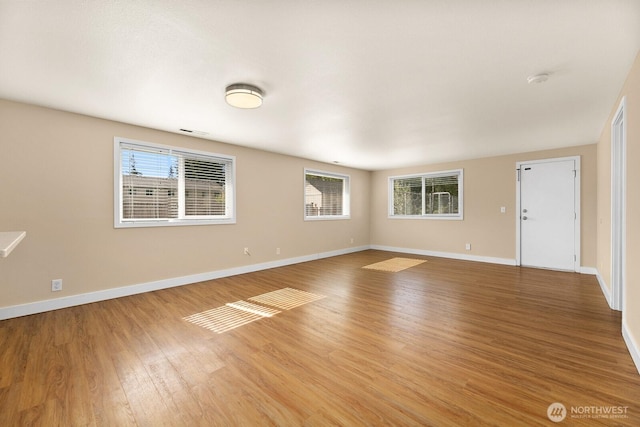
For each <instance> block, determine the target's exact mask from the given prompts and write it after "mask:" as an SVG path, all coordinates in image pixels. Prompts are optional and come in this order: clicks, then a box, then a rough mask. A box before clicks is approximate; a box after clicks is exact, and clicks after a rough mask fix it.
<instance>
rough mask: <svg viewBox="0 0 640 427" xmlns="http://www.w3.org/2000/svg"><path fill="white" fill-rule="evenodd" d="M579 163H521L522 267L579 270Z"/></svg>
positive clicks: (568, 160)
mask: <svg viewBox="0 0 640 427" xmlns="http://www.w3.org/2000/svg"><path fill="white" fill-rule="evenodd" d="M578 161H579V159H575V158H570V159H553V160H547V161H537V162H530V163H526V162H523V163H520V164H519V169H520V180H519V189H520V191H519V221H518V222H519V224H518V225H519V237H520V239H519V240H520V247H519V249H520V251H519V252H520V253H519V261H520V265H523V266H530V267H540V268H549V269H554V270H568V271H578V267H579V256H578V254H579V252H578V251H579V249H578V248H577V247H576V246H577V245H578V246H579V239H578V238H576V237H577V236H576V233H578V234H579V228H578V227H577V224H579V223H578V218H579V215H578V210H579V208H578V206H579V202H578V199H577V194H576V181H578V182H579V178H578V170H579V168H578V165H577V164H576V163H577V162H578ZM578 194H579V192H578Z"/></svg>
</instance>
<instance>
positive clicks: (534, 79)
mask: <svg viewBox="0 0 640 427" xmlns="http://www.w3.org/2000/svg"><path fill="white" fill-rule="evenodd" d="M547 80H549V74H547V73H541V74H534V75H532V76H529V77H527V83H529V84H532V83H544V82H546V81H547Z"/></svg>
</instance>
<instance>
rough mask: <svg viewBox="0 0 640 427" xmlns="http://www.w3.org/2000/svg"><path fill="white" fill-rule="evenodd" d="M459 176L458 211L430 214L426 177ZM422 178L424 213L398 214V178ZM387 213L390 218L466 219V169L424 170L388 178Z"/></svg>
mask: <svg viewBox="0 0 640 427" xmlns="http://www.w3.org/2000/svg"><path fill="white" fill-rule="evenodd" d="M454 175H457V176H458V213H453V214H428V213H424V210H425V191H424V187H425V186H424V183H425V179H428V178H438V177H444V176H454ZM408 178H421V179H422V214H419V215H397V214H395V213H394V185H393V184H394V182H395V181H396V180H398V179H408ZM387 205H388V206H387V214H388V218H390V219H438V220H449V221H451V220H453V221H461V220H463V219H464V169H451V170H445V171H434V172H424V173H417V174H410V175H396V176H390V177H389V178H388V203H387Z"/></svg>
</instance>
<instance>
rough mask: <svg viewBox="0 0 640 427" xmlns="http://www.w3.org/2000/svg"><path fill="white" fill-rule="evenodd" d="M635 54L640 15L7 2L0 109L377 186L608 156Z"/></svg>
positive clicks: (632, 3)
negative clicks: (498, 158) (310, 165)
mask: <svg viewBox="0 0 640 427" xmlns="http://www.w3.org/2000/svg"><path fill="white" fill-rule="evenodd" d="M639 49H640V0H628V1H620V0H562V1H559V0H537V1H532V0H483V1H480V0H476V1H474V0H431V1H427V0H422V1H420V0H413V1H412V0H394V1H391V0H387V1H383V0H343V1H339V0H335V1H333V0H324V1H323V0H272V1H264V0H253V1H250V0H221V1H216V0H200V1H197V0H182V1H169V0H146V1H128V0H120V1H117V0H111V1H106V0H56V1H50V0H42V1H27V0H0V98H5V99H10V100H17V101H23V102H27V103H32V104H37V105H43V106H47V107H52V108H57V109H61V110H66V111H72V112H77V113H82V114H87V115H91V116H96V117H102V118H107V119H112V120H117V121H121V122H126V123H131V124H136V125H141V126H146V127H150V128H155V129H161V130H165V131H169V132H176V133H180V131H179V129H181V128H185V129H191V130H196V131H202V132H206V133H207V135H206V136H204V137H205V138H208V139H212V140H216V141H222V142H228V143H232V144H237V145H243V146H248V147H254V148H258V149H263V150H268V151H274V152H278V153H286V154H291V155H294V156H300V157H305V158H309V159H315V160H319V161H323V162H329V163H331V162H339V163H340V164H343V165H346V166H352V167H357V168H362V169H367V170H378V169H387V168H391V167H401V166H409V165H418V164H429V163H436V162H444V161H451V160H460V159H468V158H477V157H485V156H493V155H500V154H508V153H516V152H523V151H534V150H539V149H547V148H555V147H565V146H573V145H582V144H590V143H595V142H597V140H598V138H599V136H600V133H601V132H602V129H603V128H604V126H607V123H605V122H606V120H607V117H608V114H609V112H610V110H611V108H612V107H613V104H614V103H615V101H616V98H617V96H618V94H619V91H620V89H621V87H622V85H623V83H624V78H625V77H626V75H627V73H628V72H629V69H630V67H631V65H632V62H633V60H634V58H635V56H636V54H637V53H638V51H639ZM542 72H546V73H550V74H551V77H550V79H549V80H548V81H547V82H546V83H544V84H534V85H529V84H527V77H528V76H529V75H532V74H536V73H542ZM232 83H250V84H255V85H257V86H259V87H261V88H262V89H263V90H264V91H265V93H266V95H265V100H264V104H263V106H262V107H261V108H259V109H257V110H238V109H235V108H233V107H230V106H228V105H227V104H226V103H225V101H224V89H225V87H226V86H227V85H229V84H232ZM119 136H124V137H126V136H127V135H119ZM87 143H90V141H88V142H87Z"/></svg>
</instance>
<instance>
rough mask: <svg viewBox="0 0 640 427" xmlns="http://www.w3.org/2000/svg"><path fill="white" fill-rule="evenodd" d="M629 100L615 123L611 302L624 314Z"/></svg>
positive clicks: (621, 106)
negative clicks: (627, 111)
mask: <svg viewBox="0 0 640 427" xmlns="http://www.w3.org/2000/svg"><path fill="white" fill-rule="evenodd" d="M625 107H626V97H624V98H622V101H620V105H619V106H618V110H617V111H616V114H615V115H614V116H613V120H612V121H611V301H610V306H611V308H612V309H614V310H620V311H622V308H623V305H624V294H625V286H626V258H627V255H626V247H627V246H626V244H627V242H626V240H627V239H626V234H627V233H626V216H627V209H626V204H627V201H626V199H627V195H626V194H627V193H626V191H627V171H626V169H627V168H626V158H627V152H626V150H627V129H626V125H627V120H626V115H625V109H626V108H625Z"/></svg>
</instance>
